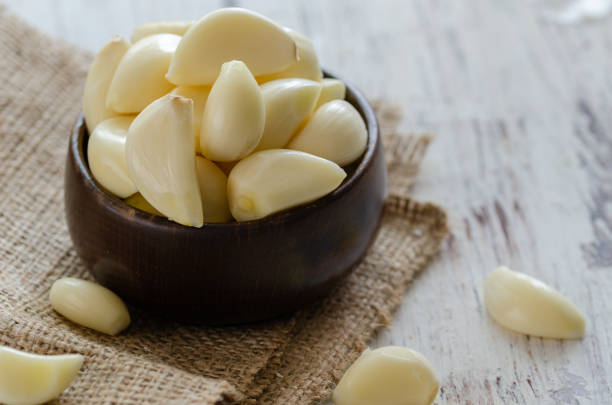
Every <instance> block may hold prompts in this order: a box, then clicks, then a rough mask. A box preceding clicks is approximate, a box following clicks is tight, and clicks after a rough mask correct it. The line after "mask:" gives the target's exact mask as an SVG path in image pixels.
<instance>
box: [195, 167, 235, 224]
mask: <svg viewBox="0 0 612 405" xmlns="http://www.w3.org/2000/svg"><path fill="white" fill-rule="evenodd" d="M196 173H197V176H198V184H199V185H200V195H201V198H202V211H203V213H204V222H229V221H231V219H232V214H231V213H230V210H229V203H228V201H227V176H226V175H225V173H223V171H222V170H221V169H220V168H218V167H217V165H215V164H214V163H213V162H211V161H210V160H208V159H206V158H203V157H202V156H196Z"/></svg>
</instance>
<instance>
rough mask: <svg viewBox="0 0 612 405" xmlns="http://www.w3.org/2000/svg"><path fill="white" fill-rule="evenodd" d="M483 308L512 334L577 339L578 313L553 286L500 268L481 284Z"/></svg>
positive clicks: (581, 326)
mask: <svg viewBox="0 0 612 405" xmlns="http://www.w3.org/2000/svg"><path fill="white" fill-rule="evenodd" d="M484 298H485V306H486V308H487V311H488V312H489V314H490V315H491V316H492V317H493V319H495V320H496V321H497V322H498V323H499V324H500V325H502V326H504V327H506V328H508V329H511V330H513V331H515V332H520V333H524V334H527V335H532V336H539V337H544V338H555V339H580V338H582V337H583V336H584V329H585V320H584V317H583V316H582V314H581V313H580V310H579V309H578V308H577V307H576V306H575V305H574V304H573V303H572V302H571V301H570V300H569V299H567V298H566V297H564V296H563V295H561V294H560V293H559V292H557V291H556V290H555V289H553V288H552V287H550V286H548V285H547V284H544V283H543V282H541V281H539V280H537V279H535V278H533V277H530V276H528V275H526V274H523V273H518V272H515V271H512V270H510V269H508V268H507V267H504V266H501V267H498V268H497V269H495V270H494V271H493V272H492V273H491V274H490V275H489V277H487V279H486V281H485V283H484Z"/></svg>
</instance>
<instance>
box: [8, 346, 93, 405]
mask: <svg viewBox="0 0 612 405" xmlns="http://www.w3.org/2000/svg"><path fill="white" fill-rule="evenodd" d="M82 365H83V356H81V355H80V354H60V355H53V356H42V355H39V354H32V353H26V352H22V351H20V350H15V349H12V348H10V347H6V346H0V403H3V404H7V405H34V404H42V403H46V402H48V401H50V400H52V399H53V398H55V397H57V396H58V395H59V394H61V393H62V391H64V390H65V389H66V388H68V386H69V385H70V384H71V383H72V381H73V380H74V379H75V377H76V375H77V374H78V372H79V370H80V369H81V366H82Z"/></svg>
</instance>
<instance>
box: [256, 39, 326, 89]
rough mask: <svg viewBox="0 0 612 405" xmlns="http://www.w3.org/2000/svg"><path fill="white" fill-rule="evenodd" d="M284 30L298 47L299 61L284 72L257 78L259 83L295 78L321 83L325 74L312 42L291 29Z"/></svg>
mask: <svg viewBox="0 0 612 405" xmlns="http://www.w3.org/2000/svg"><path fill="white" fill-rule="evenodd" d="M284 30H285V31H286V32H287V33H288V34H289V35H290V36H291V38H293V40H294V41H295V45H296V47H297V61H296V62H295V63H293V64H292V65H290V66H289V67H288V68H286V69H285V70H283V71H282V72H278V73H270V74H267V75H262V76H257V78H256V79H257V81H258V82H259V83H265V82H269V81H271V80H278V79H285V78H295V77H298V78H302V79H308V80H313V81H316V82H319V81H321V79H322V78H323V72H321V67H320V66H319V58H318V57H317V52H316V51H315V49H314V45H313V44H312V41H311V40H310V39H308V38H307V37H305V36H304V35H302V34H300V33H299V32H296V31H293V30H291V29H289V28H284Z"/></svg>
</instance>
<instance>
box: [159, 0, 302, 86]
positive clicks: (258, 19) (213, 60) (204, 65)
mask: <svg viewBox="0 0 612 405" xmlns="http://www.w3.org/2000/svg"><path fill="white" fill-rule="evenodd" d="M230 60H241V61H243V62H244V63H245V64H246V65H247V66H248V67H249V69H250V70H251V72H253V74H254V75H262V74H266V73H275V72H280V71H282V70H283V69H285V68H287V67H288V66H290V65H291V64H293V63H295V62H296V61H297V50H296V45H295V41H294V40H293V38H292V37H291V35H289V34H288V33H287V32H286V31H285V30H284V29H283V28H282V27H281V26H280V25H278V24H277V23H276V22H274V21H272V20H270V19H268V18H267V17H264V16H262V15H260V14H258V13H255V12H253V11H250V10H245V9H242V8H223V9H220V10H216V11H213V12H211V13H209V14H207V15H205V16H204V17H202V18H201V19H200V20H199V21H197V22H196V23H194V25H193V26H192V27H191V28H190V29H189V30H188V31H187V32H186V33H185V35H184V36H183V39H182V40H181V43H180V44H179V46H178V48H177V49H176V53H175V54H174V56H173V57H172V63H171V64H170V69H169V71H168V74H167V76H166V77H167V78H168V80H169V81H171V82H172V83H175V84H177V85H179V84H188V85H207V84H212V83H213V82H214V81H215V78H216V77H217V75H218V74H219V70H220V69H221V65H223V64H224V63H225V62H228V61H230Z"/></svg>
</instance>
